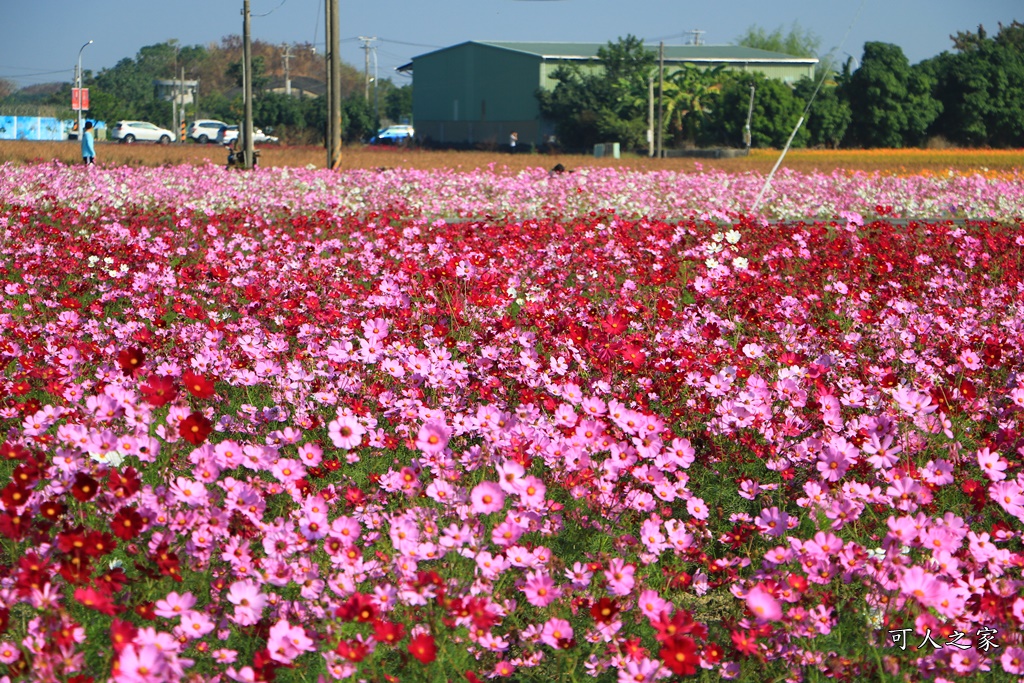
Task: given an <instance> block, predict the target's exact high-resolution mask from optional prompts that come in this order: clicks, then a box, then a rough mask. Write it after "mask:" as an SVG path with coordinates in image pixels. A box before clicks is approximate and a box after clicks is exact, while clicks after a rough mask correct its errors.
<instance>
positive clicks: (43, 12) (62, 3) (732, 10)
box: [0, 0, 1024, 85]
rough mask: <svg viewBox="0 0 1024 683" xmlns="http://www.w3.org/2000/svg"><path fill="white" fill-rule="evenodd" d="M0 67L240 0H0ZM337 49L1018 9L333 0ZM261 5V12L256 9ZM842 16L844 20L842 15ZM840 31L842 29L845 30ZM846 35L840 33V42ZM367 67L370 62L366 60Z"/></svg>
mask: <svg viewBox="0 0 1024 683" xmlns="http://www.w3.org/2000/svg"><path fill="white" fill-rule="evenodd" d="M0 5H2V6H3V7H2V9H0V78H7V79H9V80H13V81H15V82H16V83H18V84H19V85H30V84H33V83H44V82H49V81H70V80H71V78H72V72H73V68H74V65H75V62H76V60H77V57H78V51H79V48H81V46H82V45H83V44H84V43H85V42H86V41H88V40H90V39H91V40H94V41H95V43H94V44H92V45H90V46H89V47H87V48H86V49H85V50H84V52H83V54H82V62H83V66H84V68H85V69H88V70H90V71H98V70H99V69H102V68H104V67H111V66H113V65H114V64H116V63H117V62H118V61H119V60H121V59H123V58H125V57H135V55H136V53H137V52H138V51H139V48H141V47H143V46H146V45H153V44H155V43H160V42H163V41H166V40H168V39H172V38H174V39H177V40H178V41H179V42H180V43H182V44H184V45H196V44H199V45H207V44H210V43H217V42H219V41H220V39H221V38H222V37H223V36H226V35H230V34H241V31H242V18H241V8H242V0H174V1H173V2H154V1H153V0H85V1H82V2H78V1H74V0H27V1H23V0H0ZM340 6H341V35H342V37H343V38H344V39H345V40H343V42H342V59H343V60H344V61H346V62H348V63H350V64H353V65H356V66H358V67H362V65H363V52H362V49H361V45H362V44H361V43H360V41H359V40H358V36H376V37H377V38H378V40H377V41H376V43H375V45H376V48H377V68H378V71H379V74H380V77H381V78H386V77H388V76H391V77H392V80H393V81H395V82H396V83H398V84H402V83H406V82H408V79H407V77H405V76H402V75H398V74H395V73H394V68H395V67H397V66H399V65H401V64H404V63H406V62H407V61H409V60H410V59H411V58H412V57H413V56H415V55H419V54H423V53H425V52H430V51H431V50H433V49H436V48H439V47H445V46H448V45H454V44H457V43H460V42H463V41H466V40H474V39H476V40H522V41H580V42H600V43H604V42H607V41H609V40H615V39H616V38H618V37H619V36H625V35H626V34H630V33H631V34H633V35H635V36H638V37H640V38H643V39H644V40H645V41H646V42H647V43H655V44H656V43H657V42H658V41H659V40H664V41H665V42H666V43H669V44H683V43H685V42H687V40H688V38H689V36H688V35H687V32H689V31H691V30H693V29H699V30H702V31H704V33H703V36H702V38H703V41H704V42H705V43H706V44H709V45H724V44H730V43H733V42H734V41H735V39H736V38H737V37H738V36H739V35H740V34H742V33H744V32H745V31H746V29H747V28H748V27H750V26H751V25H754V24H756V25H759V26H761V27H763V28H765V29H768V30H772V29H775V28H777V27H780V26H782V27H784V28H785V29H787V30H788V28H789V27H790V26H791V25H792V24H793V22H794V21H797V22H799V24H800V26H801V28H803V29H808V30H810V31H812V32H813V33H815V34H816V35H817V36H819V37H820V38H821V49H822V52H828V51H829V50H831V49H834V48H835V49H837V53H840V57H841V58H843V59H845V56H844V55H842V54H841V53H844V52H845V53H849V54H851V55H853V56H855V57H857V58H859V57H860V55H861V52H862V49H863V45H864V43H865V42H866V41H882V42H887V43H894V44H896V45H899V46H900V47H902V48H903V51H904V53H905V54H906V55H907V57H908V58H909V59H910V61H911V62H912V63H916V62H919V61H921V60H922V59H927V58H928V57H932V56H934V55H937V54H939V53H940V52H942V51H944V50H949V49H951V43H950V40H949V35H950V34H952V33H955V32H957V31H961V30H975V29H977V26H978V25H979V24H983V25H984V26H985V28H986V30H988V31H989V32H990V33H994V32H995V31H996V29H997V23H998V22H1000V21H1001V22H1003V23H1004V24H1008V23H1010V22H1011V21H1012V20H1014V19H1017V20H1020V21H1024V6H1022V3H1021V2H1020V0H849V1H848V2H834V1H832V0H749V1H748V0H718V1H717V2H716V1H709V0H701V1H700V2H693V1H692V0H419V1H418V2H407V1H404V0H385V1H383V2H365V1H364V2H354V1H352V0H340ZM251 7H252V13H253V20H252V31H253V37H254V38H258V39H260V40H265V41H268V42H273V43H285V42H288V43H296V42H299V43H302V42H310V43H319V44H320V45H321V46H322V44H323V41H324V27H323V23H324V20H323V0H283V2H282V0H251ZM261 14H265V15H266V16H259V15H261ZM851 24H852V27H851ZM848 29H849V35H848V36H847V30H848ZM844 36H846V38H845V42H844ZM371 68H372V67H371Z"/></svg>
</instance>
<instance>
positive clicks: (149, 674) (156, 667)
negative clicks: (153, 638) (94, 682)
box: [114, 645, 167, 683]
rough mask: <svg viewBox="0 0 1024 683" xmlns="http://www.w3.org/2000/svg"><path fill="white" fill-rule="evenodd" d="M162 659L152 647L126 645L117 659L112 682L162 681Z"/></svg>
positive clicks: (163, 666)
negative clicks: (115, 671)
mask: <svg viewBox="0 0 1024 683" xmlns="http://www.w3.org/2000/svg"><path fill="white" fill-rule="evenodd" d="M166 669H167V667H166V665H165V663H164V657H163V655H162V654H161V652H160V650H158V649H157V648H156V647H155V646H153V645H143V646H142V647H140V648H138V649H136V648H135V645H126V646H125V648H124V649H123V650H121V656H120V658H119V659H118V667H117V673H116V674H114V680H116V681H125V682H126V683H127V682H128V681H130V682H131V683H150V682H152V683H157V682H158V681H164V680H166V679H165V674H166V673H167V672H166Z"/></svg>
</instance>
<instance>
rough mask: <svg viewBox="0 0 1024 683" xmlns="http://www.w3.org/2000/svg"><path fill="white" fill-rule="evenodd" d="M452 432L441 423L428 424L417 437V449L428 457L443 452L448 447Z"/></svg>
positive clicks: (421, 428)
mask: <svg viewBox="0 0 1024 683" xmlns="http://www.w3.org/2000/svg"><path fill="white" fill-rule="evenodd" d="M451 433H452V430H451V429H449V428H448V427H445V426H444V425H443V424H441V423H439V422H427V423H426V424H425V425H423V426H422V427H420V431H419V433H418V434H417V435H416V448H418V449H420V450H421V451H423V452H424V453H425V454H427V455H431V454H433V453H440V452H442V451H443V450H444V449H445V447H446V446H447V445H448V437H450V436H451Z"/></svg>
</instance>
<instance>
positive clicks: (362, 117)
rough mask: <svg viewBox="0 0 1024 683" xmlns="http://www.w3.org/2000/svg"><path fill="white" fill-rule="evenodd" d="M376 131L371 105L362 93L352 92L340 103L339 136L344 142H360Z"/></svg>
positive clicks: (375, 118) (374, 116)
mask: <svg viewBox="0 0 1024 683" xmlns="http://www.w3.org/2000/svg"><path fill="white" fill-rule="evenodd" d="M375 132H377V117H376V115H375V113H374V111H373V105H372V104H371V103H370V102H367V101H366V99H365V98H364V97H363V94H362V93H353V94H351V95H349V96H348V97H347V98H346V99H345V100H343V101H342V103H341V137H342V139H343V140H344V141H345V142H360V141H362V140H365V139H366V138H368V137H370V136H372V135H373V134H374V133H375Z"/></svg>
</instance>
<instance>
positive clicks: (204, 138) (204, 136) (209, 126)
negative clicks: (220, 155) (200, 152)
mask: <svg viewBox="0 0 1024 683" xmlns="http://www.w3.org/2000/svg"><path fill="white" fill-rule="evenodd" d="M226 125H228V124H226V123H224V122H223V121H218V120H216V119H196V120H195V121H193V122H192V125H191V126H189V127H188V136H189V137H190V138H191V139H192V140H193V141H194V142H198V143H199V144H201V145H205V144H206V143H207V142H216V141H217V133H218V132H220V129H221V128H223V127H224V126H226Z"/></svg>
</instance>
